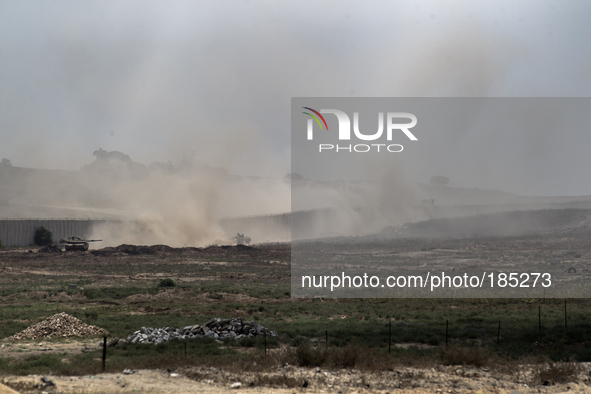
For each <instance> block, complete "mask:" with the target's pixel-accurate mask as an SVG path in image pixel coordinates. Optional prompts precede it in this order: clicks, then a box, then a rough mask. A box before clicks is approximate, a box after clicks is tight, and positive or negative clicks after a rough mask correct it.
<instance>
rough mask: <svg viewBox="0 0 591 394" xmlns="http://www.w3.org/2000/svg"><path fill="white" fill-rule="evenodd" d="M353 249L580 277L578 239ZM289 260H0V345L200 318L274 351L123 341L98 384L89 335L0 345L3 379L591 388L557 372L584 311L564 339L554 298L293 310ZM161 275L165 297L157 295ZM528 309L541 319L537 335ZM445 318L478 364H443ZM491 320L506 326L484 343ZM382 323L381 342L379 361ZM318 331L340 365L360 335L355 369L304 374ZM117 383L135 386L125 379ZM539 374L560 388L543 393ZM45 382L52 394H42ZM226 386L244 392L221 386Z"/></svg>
mask: <svg viewBox="0 0 591 394" xmlns="http://www.w3.org/2000/svg"><path fill="white" fill-rule="evenodd" d="M312 246H313V245H312ZM336 247H339V246H338V245H337V246H336ZM364 247H365V248H366V249H365V251H364V253H363V254H361V255H356V258H358V259H361V260H364V259H370V260H371V259H378V260H379V259H383V258H384V256H388V258H390V259H392V260H395V261H396V262H397V264H400V265H413V264H417V263H420V264H425V265H430V266H432V267H435V268H438V269H448V268H453V267H455V268H456V269H459V270H462V269H464V270H470V269H477V267H479V265H480V264H490V263H491V261H492V262H494V263H495V264H501V265H506V266H510V265H512V264H517V263H519V264H526V265H527V264H532V265H536V266H537V267H540V268H543V269H547V270H551V272H556V273H563V274H564V271H565V270H568V268H570V267H573V268H575V269H576V273H575V272H572V273H568V272H567V274H569V275H572V276H575V275H576V276H577V277H579V278H584V277H586V276H588V275H589V270H591V266H590V265H589V261H590V260H591V242H589V241H588V237H587V236H584V235H582V234H579V233H573V234H563V233H560V234H558V233H556V232H551V233H546V234H541V235H536V236H531V235H530V236H515V237H506V238H502V237H488V238H486V237H478V238H469V239H414V240H410V239H391V240H388V241H387V242H381V243H377V244H376V243H374V244H371V245H369V246H364ZM290 252H291V248H290V246H289V245H286V244H272V245H259V246H256V247H246V246H224V247H222V246H211V247H208V248H180V249H173V248H169V247H167V246H163V245H160V246H151V247H142V246H133V245H122V246H120V247H117V248H105V249H100V250H91V251H89V252H70V253H39V251H38V249H31V250H29V249H4V250H1V251H0V273H1V274H2V275H1V276H0V286H1V287H0V298H1V300H2V308H1V309H0V322H1V324H0V337H1V338H7V337H9V336H10V335H13V334H15V333H17V332H19V331H21V330H23V329H24V328H26V327H29V326H31V325H33V324H35V323H38V322H39V321H41V320H43V319H45V318H46V317H48V316H50V315H53V314H55V313H59V312H67V313H69V314H71V315H72V316H76V317H78V318H79V319H81V320H83V321H84V322H86V323H88V324H93V325H97V326H99V327H103V328H105V329H106V330H107V331H108V332H109V334H108V337H109V338H113V337H115V336H117V337H119V338H122V339H125V338H127V336H128V335H129V334H131V333H133V332H134V331H136V330H138V329H139V328H140V327H142V326H146V327H165V326H166V327H183V326H185V325H190V324H203V323H204V322H205V321H207V320H209V319H211V318H213V317H222V318H232V317H238V316H240V317H243V318H244V319H245V320H256V321H259V322H260V323H261V324H263V325H264V326H265V327H268V328H269V329H271V330H275V331H277V332H278V333H279V337H278V339H275V340H274V341H275V342H273V341H271V342H269V344H268V346H269V348H270V352H271V354H274V353H273V352H280V351H285V352H286V353H285V354H286V355H285V356H281V357H279V356H277V357H275V358H274V359H273V360H274V361H268V362H266V361H264V360H266V359H265V358H264V356H262V354H263V343H262V342H261V341H260V340H258V341H255V340H252V341H250V342H248V343H246V344H241V345H240V344H234V343H216V342H214V341H211V342H203V343H202V342H195V343H194V344H190V343H189V346H190V347H189V357H187V356H186V355H185V356H184V358H183V357H180V354H182V347H179V346H180V345H177V344H170V345H166V346H164V345H159V346H157V347H154V346H152V345H148V346H147V347H146V346H144V347H141V346H140V347H138V346H135V345H131V344H126V345H124V347H122V348H119V347H117V348H113V350H111V349H109V356H108V359H107V373H101V372H100V371H101V368H100V363H101V362H100V357H101V348H100V347H99V346H98V345H99V341H100V338H63V339H51V340H35V341H19V342H12V341H7V340H2V341H1V342H0V350H1V356H0V371H1V372H0V373H1V374H2V375H1V376H2V379H3V382H4V383H5V384H6V385H7V386H9V387H12V388H13V389H16V390H18V391H20V392H31V393H32V392H35V393H39V392H42V391H45V392H54V393H102V392H112V393H126V392H152V393H161V392H162V393H164V392H167V393H170V392H175V393H185V392H187V393H189V392H191V393H193V392H203V393H205V392H212V393H223V392H264V393H271V392H274V393H294V392H297V393H300V392H302V393H304V392H307V393H321V392H331V393H355V392H383V393H385V392H390V393H406V392H412V393H444V392H450V393H452V392H453V393H464V392H476V393H534V392H536V393H538V392H547V393H558V392H564V391H567V390H568V391H569V392H571V391H572V392H576V393H584V392H589V391H590V390H591V389H589V386H590V385H591V384H590V382H589V377H590V369H591V367H590V365H589V364H587V363H585V362H574V363H573V364H568V363H565V364H560V363H558V364H554V362H556V361H559V360H564V361H567V360H568V359H569V358H570V357H573V358H574V359H575V360H579V361H591V357H589V355H591V350H589V349H591V343H590V342H589V341H588V339H587V338H588V337H589V333H591V321H590V320H589V318H588V316H589V313H588V311H589V310H591V304H590V303H589V302H587V300H576V299H570V300H568V302H569V316H568V319H569V325H568V329H567V328H566V327H564V322H563V320H562V319H563V313H564V312H563V310H562V308H563V302H564V300H556V301H553V300H551V299H548V300H544V299H541V298H535V297H531V298H526V299H519V300H497V301H495V300H484V299H474V300H462V299H452V300H449V299H443V300H437V299H435V300H419V299H410V300H401V299H398V300H397V299H390V300H388V299H368V300H362V299H343V300H336V299H334V300H333V299H294V298H291V297H290V275H291V272H290V270H291V265H290V264H291V260H290ZM166 278H169V279H172V280H173V281H174V282H175V283H176V286H174V287H159V284H160V281H161V280H162V279H166ZM538 308H540V310H542V311H543V316H542V317H543V321H542V320H541V321H542V326H541V328H540V330H539V333H538ZM542 308H543V309H542ZM447 321H449V323H450V327H451V328H450V333H449V336H450V339H449V341H450V345H453V346H459V347H461V348H463V347H464V346H466V347H467V348H469V349H480V350H478V352H480V354H481V355H483V354H484V355H486V357H484V358H483V359H482V360H477V361H474V360H469V359H461V360H459V361H458V360H456V361H454V360H452V361H449V360H448V361H446V358H445V357H446V353H445V350H444V349H445V343H446V340H447V339H446V338H447V334H446V331H445V330H446V328H445V327H446V325H445V324H446V322H447ZM500 321H502V324H503V329H502V331H501V335H500V336H499V337H497V325H498V324H499V322H500ZM390 322H391V323H390ZM388 324H392V325H391V327H393V329H392V331H393V333H394V335H393V338H392V342H393V348H394V349H395V350H393V354H392V356H390V355H389V354H388V341H389V338H388ZM325 331H326V334H327V335H328V336H329V344H330V349H331V351H333V350H332V349H334V351H335V352H336V353H335V354H337V356H338V354H340V353H338V351H344V352H345V353H343V354H346V351H347V350H346V349H349V348H347V347H346V346H348V345H347V343H349V342H350V340H351V339H352V338H357V340H358V341H359V346H360V347H359V348H358V349H361V350H357V353H356V354H357V356H356V357H357V358H356V360H357V361H354V362H353V364H352V366H349V367H343V366H342V365H341V364H339V361H338V360H336V361H335V359H330V358H327V360H326V361H325V362H324V364H322V363H321V362H318V365H319V367H316V366H315V365H314V361H313V362H312V365H308V366H304V361H302V360H301V357H300V358H298V357H299V353H298V351H299V350H298V351H296V349H299V347H298V344H300V343H309V344H310V346H312V348H313V349H316V351H319V350H318V349H324V347H325V346H326V343H325V338H324V336H325V335H324V334H325ZM499 341H500V342H499ZM497 343H499V344H498V345H497ZM413 344H416V346H414V345H413ZM328 349H329V348H328V346H327V350H328ZM343 349H344V350H343ZM356 349H357V348H356ZM442 349H443V350H442ZM179 352H181V353H179ZM289 352H291V353H289ZM277 354H278V353H277ZM316 354H320V353H316ZM367 355H369V356H367ZM337 356H335V357H337ZM370 356H371V357H370ZM489 356H490V357H489ZM290 357H291V358H290ZM372 357H373V358H372ZM337 358H338V357H337ZM380 358H382V359H383V362H380ZM183 360H186V361H183ZM286 360H290V361H289V362H287V361H286ZM298 360H299V361H298ZM331 360H332V361H331ZM372 360H373V361H372ZM376 360H378V361H377V362H376ZM257 362H258V363H259V365H257ZM261 363H262V364H261ZM300 364H301V365H300ZM552 368H554V369H552ZM560 368H562V369H560ZM569 368H570V369H569ZM124 370H131V371H134V373H132V374H123V371H124ZM241 371H242V372H241ZM547 371H554V372H556V374H557V376H558V375H560V376H559V377H556V376H555V377H551V378H547V379H548V380H546V381H544V380H543V379H544V376H547V375H548V373H547ZM18 375H25V376H18ZM44 376H46V377H47V379H49V380H52V381H53V382H54V383H55V386H51V387H49V386H48V387H42V386H43V385H42V386H39V384H40V383H41V378H42V377H44ZM563 378H564V379H563ZM233 383H241V387H240V388H230V386H231V385H232V384H233Z"/></svg>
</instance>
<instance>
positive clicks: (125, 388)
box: [0, 369, 589, 394]
mask: <svg viewBox="0 0 591 394" xmlns="http://www.w3.org/2000/svg"><path fill="white" fill-rule="evenodd" d="M454 370H455V369H454ZM398 372H400V371H398ZM407 372H408V371H407ZM414 372H418V370H415V371H414ZM425 372H426V373H428V371H425ZM466 372H470V371H466ZM471 372H474V371H471ZM481 372H482V370H481ZM194 373H195V372H194V371H188V374H189V375H191V374H194ZM394 373H395V372H394ZM218 374H221V372H220V373H218ZM307 374H308V375H310V374H316V375H318V378H317V379H314V378H311V379H310V380H309V382H310V385H309V386H308V387H306V388H303V387H291V388H289V387H281V386H279V385H277V387H261V386H254V387H250V386H249V383H248V378H251V376H247V377H246V379H244V377H243V379H230V380H227V379H223V381H222V382H216V381H214V380H213V379H203V380H201V381H196V380H193V379H190V378H188V377H187V376H186V375H185V374H183V373H178V374H177V373H168V372H161V371H149V370H140V371H136V372H135V373H134V374H131V375H124V374H120V373H118V374H100V375H96V376H81V377H78V376H75V377H68V376H49V377H47V379H49V380H51V381H52V382H53V383H54V384H55V385H54V386H48V387H45V388H40V387H41V386H39V385H40V384H41V378H42V376H40V375H31V376H25V377H15V376H9V377H5V378H3V379H2V382H4V383H5V384H6V385H7V386H9V387H12V388H14V389H16V390H18V391H19V392H21V393H39V392H43V391H44V392H47V393H49V392H51V393H56V394H58V393H60V394H81V393H88V394H99V393H101V394H102V393H113V394H115V393H117V394H119V393H134V392H142V393H154V394H155V393H163V394H164V393H166V394H170V393H175V394H185V393H186V394H189V393H213V394H221V393H236V394H238V393H265V394H271V393H276V394H291V393H310V394H312V393H342V394H345V393H351V394H353V393H392V394H394V393H400V394H402V393H413V394H436V393H475V394H485V393H496V394H517V393H522V394H528V393H563V392H569V393H580V394H582V393H588V392H589V386H587V385H585V384H583V383H582V382H579V383H568V384H559V385H554V386H536V387H529V386H527V385H525V384H523V383H518V382H502V381H499V380H496V379H492V378H490V377H489V376H487V375H486V373H484V374H482V376H480V377H472V378H464V377H462V378H460V377H458V376H457V375H455V374H454V373H447V374H446V373H436V374H431V375H429V376H430V378H427V379H424V380H422V381H421V380H415V381H414V382H411V381H408V384H409V387H404V388H392V387H390V388H384V387H379V384H378V385H376V387H375V388H374V387H371V385H372V383H373V384H376V379H377V378H378V377H377V376H375V375H365V376H364V377H363V379H357V378H358V376H357V375H355V374H353V375H348V374H347V373H335V372H327V375H328V376H326V375H325V374H324V371H323V372H321V373H317V372H315V371H313V370H310V371H308V372H307ZM265 376H266V377H267V378H269V379H271V378H272V377H273V375H272V374H263V375H260V377H261V378H264V377H265ZM276 376H279V375H276ZM347 377H349V378H347ZM381 378H382V379H384V378H386V379H385V380H384V382H383V383H388V382H387V380H388V379H387V377H386V376H382V377H381ZM347 379H348V381H350V383H344V382H346V381H347ZM240 380H242V383H241V384H242V386H241V387H240V388H231V385H232V384H233V383H236V382H238V381H240ZM361 380H363V382H367V384H366V383H363V384H364V385H365V387H358V386H359V384H360V383H361V382H360V381H361ZM321 381H324V382H325V383H324V384H323V383H321ZM335 381H341V382H342V383H341V384H334V385H333V384H331V382H335ZM434 381H435V382H438V383H433V382H434ZM390 383H393V381H392V380H390ZM367 385H369V386H370V387H367ZM417 385H422V387H421V386H417ZM8 393H10V391H8ZM0 394H4V393H3V391H2V387H1V385H0Z"/></svg>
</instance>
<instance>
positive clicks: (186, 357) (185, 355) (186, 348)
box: [185, 341, 187, 358]
mask: <svg viewBox="0 0 591 394" xmlns="http://www.w3.org/2000/svg"><path fill="white" fill-rule="evenodd" d="M185 358H187V341H185Z"/></svg>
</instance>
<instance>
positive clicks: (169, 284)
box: [158, 278, 176, 287]
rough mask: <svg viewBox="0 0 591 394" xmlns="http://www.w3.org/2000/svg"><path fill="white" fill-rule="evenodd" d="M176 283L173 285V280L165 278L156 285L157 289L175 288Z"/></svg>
mask: <svg viewBox="0 0 591 394" xmlns="http://www.w3.org/2000/svg"><path fill="white" fill-rule="evenodd" d="M175 286H176V283H174V280H172V279H170V278H166V279H162V280H161V281H160V283H158V287H175Z"/></svg>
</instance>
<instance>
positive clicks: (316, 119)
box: [302, 107, 328, 131]
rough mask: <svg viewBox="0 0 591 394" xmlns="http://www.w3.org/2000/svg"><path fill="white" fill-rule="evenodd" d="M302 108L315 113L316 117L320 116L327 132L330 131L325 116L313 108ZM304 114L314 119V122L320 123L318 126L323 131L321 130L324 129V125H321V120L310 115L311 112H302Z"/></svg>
mask: <svg viewBox="0 0 591 394" xmlns="http://www.w3.org/2000/svg"><path fill="white" fill-rule="evenodd" d="M302 108H304V109H307V110H309V111H312V112H314V113H315V114H316V115H318V116H319V117H320V119H322V121H323V122H324V125H325V126H326V131H328V125H327V124H326V120H325V119H324V116H322V115H320V112H318V111H316V110H315V109H312V108H310V107H302ZM302 113H303V114H306V115H308V116H310V117H311V118H312V119H314V120H315V121H316V122H317V123H318V126H320V129H321V130H322V129H323V127H322V123H320V120H319V119H318V118H317V117H316V116H314V115H312V114H311V113H309V112H302Z"/></svg>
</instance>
